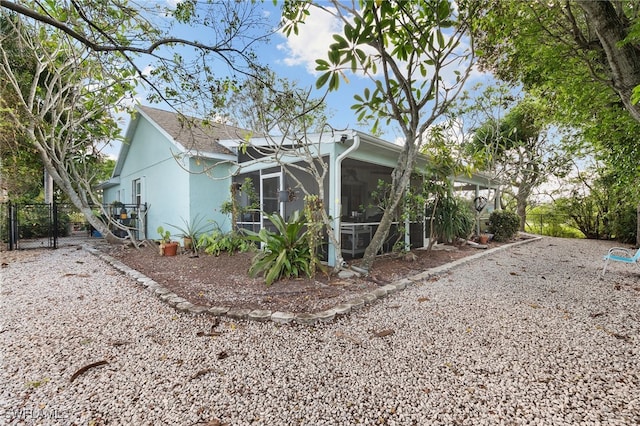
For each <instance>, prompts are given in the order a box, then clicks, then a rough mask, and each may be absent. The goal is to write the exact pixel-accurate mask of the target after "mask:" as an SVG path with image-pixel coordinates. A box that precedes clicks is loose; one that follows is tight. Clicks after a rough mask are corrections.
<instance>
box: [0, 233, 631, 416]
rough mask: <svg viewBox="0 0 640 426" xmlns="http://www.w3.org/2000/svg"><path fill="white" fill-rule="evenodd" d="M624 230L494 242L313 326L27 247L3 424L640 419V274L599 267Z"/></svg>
mask: <svg viewBox="0 0 640 426" xmlns="http://www.w3.org/2000/svg"><path fill="white" fill-rule="evenodd" d="M612 245H613V244H612V243H610V242H596V241H584V240H564V239H553V238H544V239H542V240H539V241H536V242H532V243H528V244H523V245H520V246H517V247H511V248H509V249H506V250H501V251H496V252H487V254H486V256H484V257H483V258H481V259H478V260H475V261H473V262H471V263H468V264H465V265H462V266H459V267H456V268H455V269H453V270H452V271H450V273H447V274H445V275H442V276H441V277H440V278H431V279H428V280H423V281H419V282H416V283H415V285H413V286H411V287H408V288H407V289H406V290H404V291H401V292H399V293H396V294H394V295H391V296H389V297H387V298H385V299H383V300H381V301H379V302H378V303H376V304H374V305H372V306H367V307H364V308H362V309H359V310H357V311H355V312H353V313H352V314H350V315H348V316H346V317H342V318H340V319H338V320H336V321H334V322H332V323H328V324H321V325H317V326H313V327H309V326H300V325H277V324H275V323H272V322H268V323H256V322H243V321H236V322H232V321H230V320H222V321H221V322H220V323H219V324H216V321H215V318H214V317H211V316H206V315H200V316H197V315H191V314H182V313H178V312H176V311H175V310H174V309H172V308H171V307H169V306H167V305H165V304H164V303H163V302H161V301H160V300H159V299H158V298H157V297H156V296H153V295H152V294H151V293H150V292H149V291H147V290H145V289H144V288H143V287H141V286H140V285H139V284H137V283H136V282H135V281H133V280H131V279H130V278H126V277H125V276H123V275H121V274H120V273H118V272H116V271H115V270H114V269H112V268H111V267H110V266H108V265H107V264H105V263H103V262H102V261H100V260H99V259H97V258H96V257H94V256H92V255H91V254H89V253H87V252H86V251H84V250H78V249H76V248H63V249H59V250H55V251H40V252H21V253H16V252H13V253H16V254H11V255H10V257H6V256H5V258H4V260H3V262H6V263H7V265H3V268H2V269H1V270H0V274H2V287H1V295H2V297H1V319H2V321H1V323H0V345H1V346H0V349H1V363H2V367H1V371H0V383H1V384H2V386H1V389H0V424H3V423H4V424H29V425H30V424H44V425H50V424H60V425H70V424H83V425H101V424H110V425H112V424H114V425H151V424H153V425H163V424H166V425H193V424H203V425H206V424H208V425H221V424H229V425H246V424H257V425H302V424H303V425H351V424H389V425H412V424H416V425H440V424H442V425H453V424H460V425H501V424H505V425H507V424H508V425H514V424H516V425H518V424H531V425H564V424H567V425H577V424H585V425H598V424H602V425H634V424H640V325H639V322H640V321H639V320H640V275H639V274H638V270H637V269H636V270H634V269H633V268H632V267H631V266H629V265H622V264H614V265H611V268H610V270H609V271H608V272H607V275H606V277H605V279H604V280H601V279H600V278H599V273H600V270H601V267H602V260H601V259H602V255H603V254H604V253H605V252H606V250H607V249H608V248H609V247H611V246H612ZM11 256H14V257H11ZM103 361H104V362H103ZM96 362H103V363H102V365H98V366H94V367H90V368H87V369H85V370H84V371H83V369H82V368H83V367H85V366H88V365H90V364H92V363H96Z"/></svg>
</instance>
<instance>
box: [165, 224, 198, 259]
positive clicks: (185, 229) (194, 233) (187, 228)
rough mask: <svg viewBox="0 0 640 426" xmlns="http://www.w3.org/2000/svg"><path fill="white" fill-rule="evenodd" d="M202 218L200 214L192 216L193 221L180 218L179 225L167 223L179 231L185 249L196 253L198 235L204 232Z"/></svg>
mask: <svg viewBox="0 0 640 426" xmlns="http://www.w3.org/2000/svg"><path fill="white" fill-rule="evenodd" d="M203 220H204V219H203V218H202V217H201V216H200V215H196V216H195V217H194V218H193V221H188V220H185V219H184V218H182V225H181V226H179V225H171V224H168V225H169V226H171V227H173V228H175V229H177V230H178V231H179V232H180V233H179V234H178V235H179V236H181V237H182V240H183V246H184V248H185V250H193V251H194V252H195V253H198V240H199V236H200V234H202V233H203V232H206V230H205V226H204V224H203Z"/></svg>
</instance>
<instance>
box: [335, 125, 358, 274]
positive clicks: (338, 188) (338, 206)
mask: <svg viewBox="0 0 640 426" xmlns="http://www.w3.org/2000/svg"><path fill="white" fill-rule="evenodd" d="M352 136H353V144H352V145H351V146H350V147H349V148H347V149H346V151H344V152H343V153H342V154H340V155H338V156H337V157H336V166H335V168H336V172H335V181H334V182H335V187H334V193H335V194H336V196H335V197H336V199H335V202H334V205H335V211H334V218H333V222H334V223H333V234H334V236H335V238H336V241H340V238H341V237H342V236H341V233H340V224H341V221H342V218H341V216H342V160H344V159H345V158H346V157H347V156H348V155H349V154H351V153H352V152H354V151H355V150H357V149H358V147H359V146H360V135H359V134H358V133H352ZM334 251H336V253H335V254H334V258H335V262H336V263H335V264H334V266H342V264H343V262H344V259H343V258H342V251H340V252H338V251H337V250H336V249H335V247H334Z"/></svg>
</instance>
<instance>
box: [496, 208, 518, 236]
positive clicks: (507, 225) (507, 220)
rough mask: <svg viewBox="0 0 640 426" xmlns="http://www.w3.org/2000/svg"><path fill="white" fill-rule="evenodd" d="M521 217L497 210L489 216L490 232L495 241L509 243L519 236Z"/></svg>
mask: <svg viewBox="0 0 640 426" xmlns="http://www.w3.org/2000/svg"><path fill="white" fill-rule="evenodd" d="M518 229H520V217H519V216H518V215H517V214H515V213H512V212H508V211H504V210H496V211H494V212H492V213H491V215H490V216H489V232H490V233H492V234H493V239H494V240H495V241H509V240H510V239H512V238H513V237H515V236H516V235H517V234H518Z"/></svg>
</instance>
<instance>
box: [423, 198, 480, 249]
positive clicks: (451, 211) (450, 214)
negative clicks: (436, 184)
mask: <svg viewBox="0 0 640 426" xmlns="http://www.w3.org/2000/svg"><path fill="white" fill-rule="evenodd" d="M427 213H428V214H429V215H430V216H431V217H432V218H433V222H432V226H433V235H434V237H435V239H437V240H438V241H443V242H447V243H451V242H453V241H455V239H456V238H462V239H467V238H468V237H469V235H471V233H472V232H473V227H474V225H475V219H474V215H473V212H472V211H471V208H470V207H469V205H468V203H467V202H466V201H465V200H463V199H461V198H458V197H454V196H451V195H450V194H449V195H445V196H442V197H436V198H434V199H431V200H429V202H428V203H427Z"/></svg>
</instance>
